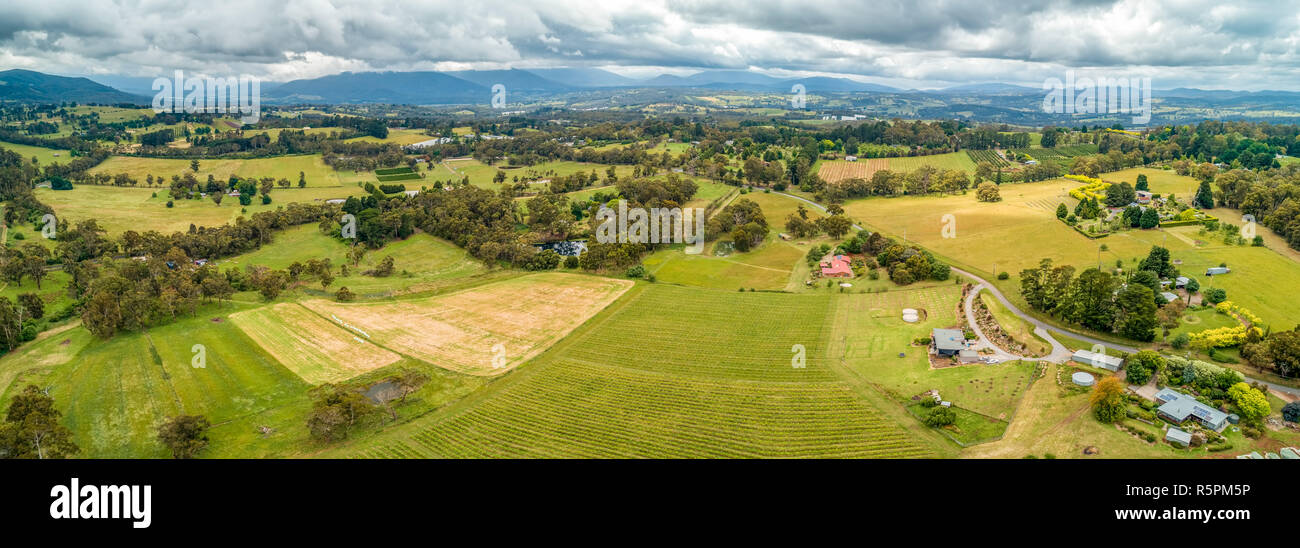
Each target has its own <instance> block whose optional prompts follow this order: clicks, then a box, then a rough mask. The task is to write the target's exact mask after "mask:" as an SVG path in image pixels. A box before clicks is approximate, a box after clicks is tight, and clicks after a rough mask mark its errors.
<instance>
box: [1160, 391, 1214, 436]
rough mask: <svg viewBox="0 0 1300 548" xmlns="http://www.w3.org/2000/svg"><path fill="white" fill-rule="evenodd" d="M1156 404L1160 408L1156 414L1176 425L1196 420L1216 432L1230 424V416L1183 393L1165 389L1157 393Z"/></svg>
mask: <svg viewBox="0 0 1300 548" xmlns="http://www.w3.org/2000/svg"><path fill="white" fill-rule="evenodd" d="M1156 403H1159V404H1160V407H1159V408H1158V409H1156V413H1157V414H1159V415H1160V418H1162V419H1165V420H1167V421H1169V422H1172V423H1174V424H1183V423H1184V422H1187V420H1188V419H1189V418H1195V419H1196V420H1197V421H1199V422H1200V423H1201V424H1204V425H1205V426H1206V427H1208V428H1212V429H1214V430H1221V429H1223V427H1224V426H1225V425H1226V424H1227V423H1228V414H1227V413H1224V412H1222V411H1219V410H1218V409H1215V408H1213V407H1210V406H1208V405H1205V404H1203V403H1201V402H1199V401H1196V399H1195V398H1193V397H1191V396H1188V395H1187V394H1183V393H1181V392H1178V391H1175V390H1171V389H1169V388H1163V389H1161V390H1160V391H1159V392H1156Z"/></svg>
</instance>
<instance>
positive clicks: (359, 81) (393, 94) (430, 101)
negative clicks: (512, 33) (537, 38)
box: [262, 71, 508, 105]
mask: <svg viewBox="0 0 1300 548" xmlns="http://www.w3.org/2000/svg"><path fill="white" fill-rule="evenodd" d="M502 72H508V71H502ZM262 94H263V95H264V96H265V97H266V98H267V99H272V100H276V101H279V102H289V103H394V104H410V105H434V104H449V103H486V102H488V101H489V100H490V93H489V87H487V86H483V85H480V84H476V83H474V82H470V81H468V80H465V79H462V78H457V77H455V76H450V75H448V74H444V73H441V72H431V71H430V72H344V73H342V74H335V75H331V76H322V77H320V78H311V79H307V80H294V81H292V82H285V83H284V84H281V85H280V86H277V87H276V88H274V89H273V90H270V91H266V90H263V92H262Z"/></svg>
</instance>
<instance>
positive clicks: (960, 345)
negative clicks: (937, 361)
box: [930, 328, 966, 356]
mask: <svg viewBox="0 0 1300 548" xmlns="http://www.w3.org/2000/svg"><path fill="white" fill-rule="evenodd" d="M930 340H931V341H932V343H933V344H934V353H935V354H938V355H940V356H956V355H957V353H958V352H961V351H962V350H965V349H966V334H965V333H963V332H962V331H961V330H960V329H938V328H936V329H935V330H934V331H933V332H932V333H931V334H930Z"/></svg>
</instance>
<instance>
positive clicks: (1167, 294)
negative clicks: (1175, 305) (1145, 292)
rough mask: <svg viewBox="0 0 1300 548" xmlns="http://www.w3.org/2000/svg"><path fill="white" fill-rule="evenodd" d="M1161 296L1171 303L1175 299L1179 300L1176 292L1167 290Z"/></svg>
mask: <svg viewBox="0 0 1300 548" xmlns="http://www.w3.org/2000/svg"><path fill="white" fill-rule="evenodd" d="M1160 296H1161V297H1164V298H1165V301H1167V302H1171V303H1172V302H1174V301H1176V300H1178V295H1176V294H1174V293H1170V292H1168V291H1165V292H1163V293H1161V294H1160Z"/></svg>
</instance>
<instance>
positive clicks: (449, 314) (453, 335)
mask: <svg viewBox="0 0 1300 548" xmlns="http://www.w3.org/2000/svg"><path fill="white" fill-rule="evenodd" d="M631 286H632V282H630V281H627V280H615V279H609V278H597V277H592V276H580V275H575V274H563V273H547V274H536V275H531V276H524V277H521V278H515V279H511V280H505V281H501V282H496V283H492V284H488V285H484V286H481V287H476V288H473V289H469V290H466V291H462V292H459V293H454V294H451V295H445V296H436V297H430V298H425V299H414V300H409V301H398V302H384V303H351V304H342V303H337V302H333V301H327V300H323V299H316V300H311V301H307V302H304V303H303V305H304V306H306V307H308V308H310V309H312V310H315V311H316V312H318V313H320V314H321V315H323V316H325V317H329V318H338V320H337V321H340V322H345V323H347V324H349V325H351V326H354V327H355V328H356V329H357V330H359V331H360V332H364V333H366V334H368V335H369V336H370V337H373V339H374V340H375V341H376V342H378V343H380V344H382V345H384V346H385V347H387V348H391V349H393V350H396V351H398V352H401V353H402V354H406V355H408V356H411V357H414V358H417V359H421V360H424V361H427V362H429V363H432V364H434V365H437V366H439V367H443V368H446V369H450V370H452V371H457V372H461V373H467V374H470V375H481V376H491V375H499V374H501V373H504V372H506V371H509V370H510V369H512V368H514V367H516V366H518V365H519V364H521V363H523V362H525V361H527V360H528V359H530V358H532V357H533V356H535V355H537V354H538V353H540V352H541V351H542V350H545V349H546V348H547V347H549V346H550V345H552V344H554V343H555V342H557V341H559V340H560V339H561V338H563V337H564V336H565V335H568V333H569V332H570V331H572V330H573V329H574V328H576V327H578V326H579V325H581V324H582V323H583V322H585V321H587V319H588V318H590V317H591V316H593V315H595V314H596V313H597V312H599V311H600V310H601V309H603V308H605V307H606V306H608V305H609V304H610V303H612V302H614V300H615V299H617V298H618V297H619V296H620V295H622V294H623V292H625V291H627V289H628V288H630V287H631Z"/></svg>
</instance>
